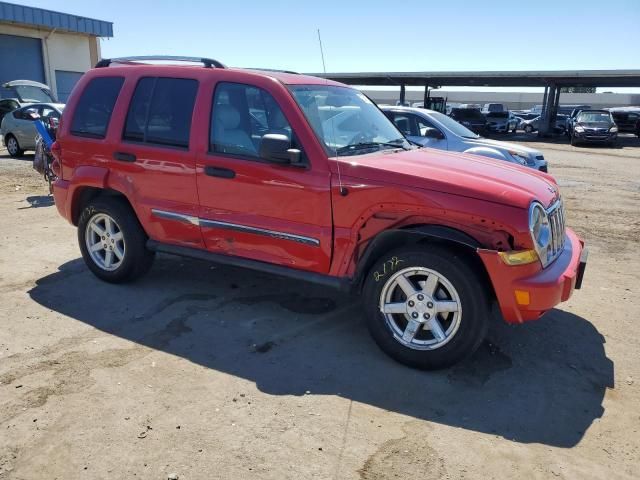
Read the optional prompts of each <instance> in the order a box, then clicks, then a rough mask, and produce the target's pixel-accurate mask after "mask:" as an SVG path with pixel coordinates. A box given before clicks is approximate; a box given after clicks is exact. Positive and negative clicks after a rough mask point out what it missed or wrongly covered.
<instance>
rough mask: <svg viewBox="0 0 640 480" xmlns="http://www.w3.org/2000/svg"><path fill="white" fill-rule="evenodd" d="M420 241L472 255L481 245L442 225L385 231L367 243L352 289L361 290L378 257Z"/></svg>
mask: <svg viewBox="0 0 640 480" xmlns="http://www.w3.org/2000/svg"><path fill="white" fill-rule="evenodd" d="M422 240H430V241H434V242H439V243H448V244H454V245H455V246H457V247H459V248H463V249H465V250H467V251H469V252H473V253H474V254H475V252H476V251H477V250H478V249H479V248H482V245H481V244H480V243H479V242H478V241H477V240H476V239H475V238H473V237H472V236H470V235H468V234H466V233H465V232H462V231H460V230H456V229H455V228H451V227H447V226H444V225H418V226H413V227H408V228H398V229H391V230H385V231H383V232H380V233H379V234H378V235H376V236H375V237H374V238H373V239H372V240H371V241H370V242H369V244H368V245H367V247H366V249H365V251H364V253H363V255H362V256H361V257H360V259H359V260H358V263H357V265H356V271H355V274H354V277H353V282H352V285H353V289H354V290H356V291H360V290H361V289H362V285H363V280H364V277H365V275H366V273H367V272H368V271H369V269H370V268H371V266H372V265H373V264H374V263H375V262H376V259H377V258H379V257H380V255H382V254H384V253H385V252H387V251H389V250H391V249H393V248H396V247H400V246H404V245H411V244H415V243H418V242H420V241H422Z"/></svg>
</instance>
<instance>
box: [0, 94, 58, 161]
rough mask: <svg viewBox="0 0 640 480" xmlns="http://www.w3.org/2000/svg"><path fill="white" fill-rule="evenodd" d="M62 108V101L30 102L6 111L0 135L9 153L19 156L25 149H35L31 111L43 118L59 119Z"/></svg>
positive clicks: (0, 125) (34, 133)
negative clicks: (11, 110) (8, 111)
mask: <svg viewBox="0 0 640 480" xmlns="http://www.w3.org/2000/svg"><path fill="white" fill-rule="evenodd" d="M62 110H64V104H62V103H31V104H29V105H27V106H25V107H22V108H18V109H16V110H14V111H13V112H10V113H7V114H6V115H5V116H4V118H3V119H2V123H1V124H0V135H2V140H3V142H4V144H5V146H6V147H7V151H8V152H9V155H10V156H12V157H20V156H22V154H23V153H24V151H25V150H35V148H36V135H37V131H36V126H35V123H34V120H33V117H32V116H31V114H32V113H35V114H37V115H38V116H39V117H40V118H42V119H43V120H46V119H49V118H57V119H60V115H61V114H62Z"/></svg>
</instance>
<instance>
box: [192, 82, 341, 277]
mask: <svg viewBox="0 0 640 480" xmlns="http://www.w3.org/2000/svg"><path fill="white" fill-rule="evenodd" d="M212 96H213V98H212V99H211V102H212V103H211V105H212V108H211V122H210V132H209V145H208V151H207V152H206V153H203V154H201V155H199V156H198V161H197V167H196V170H197V184H198V194H199V198H200V215H199V222H200V226H201V229H202V235H203V237H204V241H205V245H206V247H207V249H208V250H210V251H212V252H215V253H222V254H226V255H234V256H239V257H243V258H249V259H253V260H259V261H264V262H269V263H274V264H278V265H282V266H289V267H292V268H298V269H302V270H308V271H313V272H316V273H327V272H328V271H329V263H330V260H331V247H332V245H331V243H332V218H331V198H330V176H329V175H330V174H329V172H327V171H322V170H321V169H314V168H313V165H312V162H310V161H309V159H308V158H307V157H306V154H305V150H304V148H303V146H302V145H300V142H299V140H298V136H296V134H295V131H293V129H292V127H291V123H290V122H289V121H288V120H287V118H286V116H285V115H284V114H283V111H282V109H281V107H280V106H279V105H278V103H277V102H276V100H275V99H274V97H273V96H272V95H271V94H270V93H268V92H267V91H266V90H265V89H263V88H259V87H257V86H253V85H246V84H240V83H232V82H220V83H218V84H217V85H216V87H215V90H214V92H213V95H212ZM265 134H281V135H286V136H287V137H288V138H289V139H290V141H291V144H292V147H293V148H298V149H300V150H301V151H302V162H301V164H298V165H291V164H285V165H283V164H275V163H271V162H268V161H265V160H264V159H262V158H261V157H260V154H259V152H260V143H261V139H262V137H263V136H264V135H265Z"/></svg>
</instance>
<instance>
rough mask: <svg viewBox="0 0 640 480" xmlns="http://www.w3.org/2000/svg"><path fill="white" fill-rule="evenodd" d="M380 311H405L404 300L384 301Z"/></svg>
mask: <svg viewBox="0 0 640 480" xmlns="http://www.w3.org/2000/svg"><path fill="white" fill-rule="evenodd" d="M382 313H407V305H406V304H405V303H404V302H399V303H385V304H384V306H383V307H382Z"/></svg>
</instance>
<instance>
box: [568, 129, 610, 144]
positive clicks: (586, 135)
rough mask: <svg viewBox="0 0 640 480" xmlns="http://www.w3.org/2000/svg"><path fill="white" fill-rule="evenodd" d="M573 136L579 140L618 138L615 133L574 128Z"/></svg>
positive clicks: (602, 140)
mask: <svg viewBox="0 0 640 480" xmlns="http://www.w3.org/2000/svg"><path fill="white" fill-rule="evenodd" d="M573 136H574V137H575V138H576V140H579V141H581V142H613V141H614V140H616V139H617V138H618V134H617V133H609V132H606V133H598V132H589V131H584V132H576V131H575V130H574V131H573Z"/></svg>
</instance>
